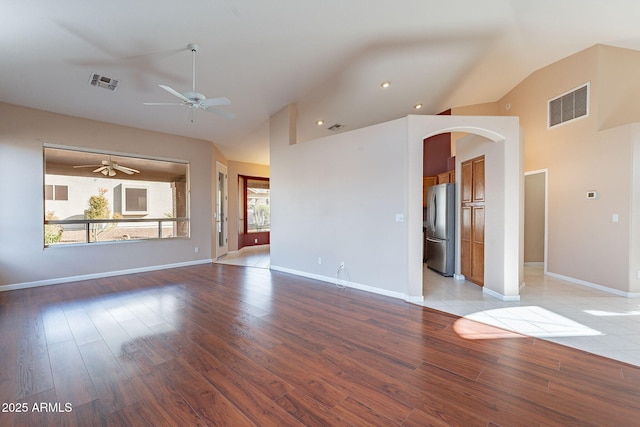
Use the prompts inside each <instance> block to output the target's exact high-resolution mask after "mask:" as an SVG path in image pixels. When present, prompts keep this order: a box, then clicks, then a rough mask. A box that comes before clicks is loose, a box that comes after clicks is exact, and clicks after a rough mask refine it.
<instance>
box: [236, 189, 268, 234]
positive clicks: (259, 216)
mask: <svg viewBox="0 0 640 427" xmlns="http://www.w3.org/2000/svg"><path fill="white" fill-rule="evenodd" d="M242 178H243V180H244V182H245V185H244V188H245V197H244V199H245V200H244V202H245V203H244V206H245V217H244V218H245V220H244V230H245V233H260V232H268V231H270V230H271V205H270V201H271V200H270V189H269V178H255V177H242Z"/></svg>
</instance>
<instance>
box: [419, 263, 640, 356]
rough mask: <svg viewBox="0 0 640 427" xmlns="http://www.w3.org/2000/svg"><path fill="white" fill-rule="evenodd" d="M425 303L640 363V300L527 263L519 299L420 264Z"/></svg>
mask: <svg viewBox="0 0 640 427" xmlns="http://www.w3.org/2000/svg"><path fill="white" fill-rule="evenodd" d="M423 277H424V279H423V280H424V289H425V298H424V303H423V305H425V306H426V307H431V308H435V309H437V310H441V311H445V312H447V313H452V314H456V315H458V316H463V317H465V318H468V319H472V320H477V321H480V322H483V323H487V324H490V325H493V326H498V327H501V328H504V329H508V330H511V331H514V332H519V333H522V334H526V335H529V336H534V337H538V338H541V339H545V340H549V341H554V342H557V343H559V344H564V345H567V346H569V347H574V348H577V349H580V350H584V351H587V352H590V353H595V354H599V355H602V356H605V357H609V358H611V359H616V360H620V361H623V362H627V363H630V364H633V365H638V366H640V299H633V298H625V297H620V296H617V295H613V294H610V293H608V292H603V291H599V290H596V289H592V288H588V287H585V286H582V285H577V284H573V283H570V282H566V281H564V280H559V279H555V278H552V277H549V276H545V275H544V274H543V267H542V266H525V283H526V286H525V289H524V290H523V291H522V293H521V295H520V301H519V302H503V301H500V300H498V299H496V298H494V297H491V296H488V295H485V294H483V293H482V289H481V288H480V287H479V286H477V285H475V284H473V283H470V282H467V281H456V280H453V279H452V278H449V277H442V276H441V275H439V274H438V273H435V272H434V271H431V270H429V269H428V268H426V267H424V275H423Z"/></svg>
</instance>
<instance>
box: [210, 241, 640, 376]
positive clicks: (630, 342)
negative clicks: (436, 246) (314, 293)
mask: <svg viewBox="0 0 640 427" xmlns="http://www.w3.org/2000/svg"><path fill="white" fill-rule="evenodd" d="M216 262H220V263H224V264H232V265H241V266H247V267H259V268H269V262H270V259H269V245H264V246H253V247H246V248H243V249H241V250H240V251H238V252H233V253H230V254H228V255H227V256H225V257H223V258H222V259H220V260H218V261H216ZM423 273H424V275H423V277H424V284H425V285H424V289H425V298H424V303H423V305H424V306H426V307H430V308H435V309H437V310H440V311H444V312H447V313H452V314H455V315H458V316H462V317H465V318H468V319H471V320H476V321H479V322H483V323H486V324H490V325H493V326H497V327H501V328H504V329H508V330H511V331H514V332H518V333H522V334H526V335H529V336H534V337H537V338H541V339H545V340H549V341H554V342H557V343H559V344H563V345H567V346H570V347H574V348H577V349H580V350H584V351H587V352H590V353H595V354H599V355H602V356H605V357H609V358H611V359H616V360H621V361H623V362H627V363H630V364H633V365H637V366H640V299H630V298H625V297H620V296H616V295H613V294H610V293H607V292H603V291H599V290H596V289H591V288H588V287H585V286H581V285H576V284H573V283H570V282H566V281H563V280H559V279H555V278H552V277H548V276H545V275H544V274H543V268H542V266H526V267H525V282H526V287H525V289H524V291H523V292H522V295H521V296H520V301H519V302H503V301H500V300H498V299H496V298H493V297H491V296H488V295H485V294H484V293H483V292H482V288H480V287H479V286H477V285H474V284H473V283H470V282H466V281H456V280H454V279H453V278H450V277H442V276H441V275H439V274H437V273H435V272H433V271H431V270H429V269H428V268H426V266H425V267H424V271H423Z"/></svg>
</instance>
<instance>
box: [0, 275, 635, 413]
mask: <svg viewBox="0 0 640 427" xmlns="http://www.w3.org/2000/svg"><path fill="white" fill-rule="evenodd" d="M0 337H1V338H0V339H1V344H0V403H2V408H0V409H1V410H2V412H0V425H2V426H61V425H68V426H93V425H105V426H185V425H193V426H198V425H201V426H210V425H222V426H245V425H246V426H252V425H255V426H301V425H305V426H328V425H329V426H343V425H344V426H394V425H401V426H426V425H435V426H444V425H460V426H556V425H557V426H571V425H575V426H631V425H639V423H640V368H638V367H635V366H632V365H627V364H624V363H621V362H616V361H613V360H610V359H606V358H603V357H600V356H596V355H591V354H588V353H584V352H581V351H578V350H573V349H570V348H567V347H562V346H560V345H557V344H553V343H550V342H546V341H542V340H539V339H534V338H530V337H526V336H522V335H518V334H515V333H511V332H507V331H504V330H500V329H496V328H493V327H490V326H485V325H481V324H478V323H475V322H472V321H470V320H466V319H461V318H458V317H456V316H453V315H450V314H445V313H442V312H438V311H434V310H431V309H428V308H425V307H421V306H417V305H412V304H408V303H406V302H403V301H399V300H396V299H392V298H387V297H383V296H379V295H375V294H370V293H366V292H361V291H357V290H354V289H338V288H337V287H335V286H333V285H331V284H327V283H322V282H316V281H313V280H309V279H305V278H300V277H296V276H291V275H287V274H283V273H278V272H272V271H269V270H266V269H255V268H244V267H236V266H229V265H222V264H207V265H199V266H194V267H185V268H177V269H172V270H164V271H158V272H150V273H141V274H135V275H128V276H117V277H113V278H106V279H98V280H90V281H84V282H76V283H69V284H62V285H54V286H48V287H42V288H35V289H27V290H20V291H11V292H4V293H0ZM18 411H20V412H18Z"/></svg>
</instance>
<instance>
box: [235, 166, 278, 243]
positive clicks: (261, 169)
mask: <svg viewBox="0 0 640 427" xmlns="http://www.w3.org/2000/svg"><path fill="white" fill-rule="evenodd" d="M227 166H228V170H227V172H228V174H229V189H228V192H229V250H230V251H237V250H238V237H239V235H240V231H241V230H242V228H241V227H240V221H242V220H243V218H242V213H241V212H240V209H239V206H240V201H239V188H238V175H245V176H255V177H261V178H268V177H269V166H268V165H257V164H253V163H243V162H235V161H229V163H228V165H227Z"/></svg>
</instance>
